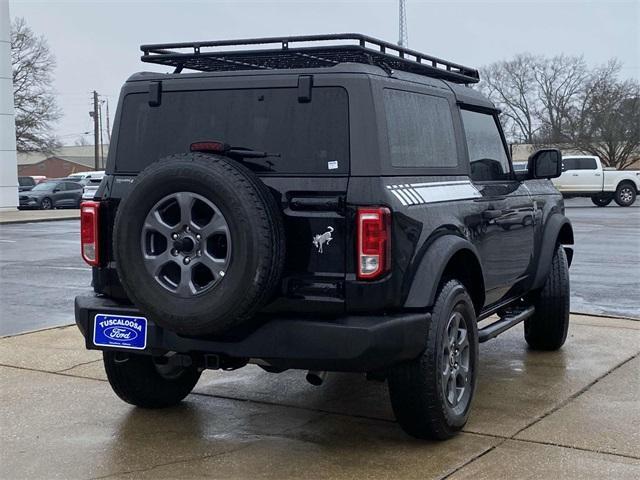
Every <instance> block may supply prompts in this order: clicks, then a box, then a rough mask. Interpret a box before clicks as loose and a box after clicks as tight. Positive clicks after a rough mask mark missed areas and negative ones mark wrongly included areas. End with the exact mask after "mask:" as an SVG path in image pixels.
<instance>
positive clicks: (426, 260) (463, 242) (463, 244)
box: [404, 235, 484, 308]
mask: <svg viewBox="0 0 640 480" xmlns="http://www.w3.org/2000/svg"><path fill="white" fill-rule="evenodd" d="M427 245H428V247H427V249H426V252H425V253H424V255H423V257H422V259H421V260H420V262H419V264H418V266H417V269H416V271H415V274H414V275H413V276H412V278H413V282H412V283H411V286H410V288H409V293H408V295H407V298H406V300H405V304H404V306H405V307H406V308H425V307H430V306H432V305H433V304H434V302H435V299H436V295H437V293H438V286H439V285H440V280H441V279H442V275H443V273H444V271H445V269H446V268H447V265H448V264H449V261H450V260H451V259H452V258H453V256H454V255H455V254H457V253H458V252H461V251H467V252H468V253H470V254H471V255H473V257H474V258H475V260H476V261H477V265H478V267H480V275H482V269H481V263H480V257H479V255H478V252H477V250H476V248H475V247H474V246H473V244H472V243H471V242H470V241H468V240H467V239H465V238H462V237H459V236H457V235H443V236H441V237H438V238H437V239H435V240H434V241H433V242H430V243H427ZM482 294H483V295H484V278H483V281H482ZM480 307H482V306H480Z"/></svg>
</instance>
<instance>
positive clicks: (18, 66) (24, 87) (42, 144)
mask: <svg viewBox="0 0 640 480" xmlns="http://www.w3.org/2000/svg"><path fill="white" fill-rule="evenodd" d="M11 64H12V67H13V102H14V106H15V120H16V145H17V149H18V151H51V150H52V149H54V148H55V147H57V146H58V145H59V144H58V141H57V139H56V137H55V135H54V134H53V132H52V125H53V123H54V122H55V121H56V120H58V119H59V118H60V110H59V109H58V107H57V104H56V101H55V97H54V96H53V95H52V94H51V91H52V82H53V69H54V68H55V58H54V56H53V54H52V53H51V51H50V50H49V46H48V44H47V41H46V40H45V39H44V37H42V36H40V37H38V36H36V35H35V34H34V32H33V31H32V30H31V29H30V28H29V27H28V26H27V24H26V22H25V21H24V19H22V18H16V19H15V21H14V22H13V25H12V28H11Z"/></svg>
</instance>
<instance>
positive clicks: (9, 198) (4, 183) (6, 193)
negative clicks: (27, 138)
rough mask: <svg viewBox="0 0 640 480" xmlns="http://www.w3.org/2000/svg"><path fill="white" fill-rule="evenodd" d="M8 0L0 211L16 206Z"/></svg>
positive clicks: (2, 14) (1, 30) (4, 8)
mask: <svg viewBox="0 0 640 480" xmlns="http://www.w3.org/2000/svg"><path fill="white" fill-rule="evenodd" d="M12 78H13V77H12V73H11V20H10V17H9V0H0V210H7V209H14V208H16V205H17V204H18V167H17V160H16V130H15V129H16V125H15V120H14V109H13V83H12Z"/></svg>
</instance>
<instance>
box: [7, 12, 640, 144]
mask: <svg viewBox="0 0 640 480" xmlns="http://www.w3.org/2000/svg"><path fill="white" fill-rule="evenodd" d="M397 3H398V2H397V0H384V1H383V0H380V1H375V0H369V1H360V0H347V1H304V0H299V1H278V0H268V1H266V0H265V1H255V0H254V1H243V0H236V1H213V0H211V1H208V2H192V1H178V0H173V1H167V0H153V1H102V2H99V1H93V0H83V1H56V0H48V1H28V0H10V3H9V5H10V13H11V16H12V17H16V16H19V17H24V18H25V19H26V21H27V23H28V24H29V26H30V27H31V28H32V29H33V30H34V31H35V32H36V33H38V34H42V35H44V36H45V37H46V38H47V40H48V41H49V45H50V47H51V50H52V51H53V53H54V54H55V56H56V59H57V63H58V65H57V69H56V72H55V89H56V93H57V95H58V100H59V105H60V107H61V108H62V111H63V113H64V117H63V118H62V119H61V120H60V122H59V123H58V125H57V133H58V135H59V136H60V139H61V141H62V142H63V143H64V144H73V143H74V141H75V140H77V139H78V137H80V134H81V133H82V132H86V131H88V130H91V129H92V123H91V119H90V118H89V115H88V111H89V110H90V109H91V108H92V106H91V91H93V90H97V91H98V92H99V93H100V94H101V95H103V96H104V97H105V98H108V99H109V102H110V107H111V116H112V117H113V113H114V110H115V106H116V103H117V98H118V92H119V90H120V86H121V85H122V83H123V82H124V80H125V79H126V78H127V77H128V76H129V75H130V74H131V73H133V72H135V71H140V70H160V71H166V68H163V67H154V66H152V65H150V64H142V63H141V62H140V61H139V56H140V51H139V46H140V45H141V44H143V43H163V42H176V41H192V40H193V41H195V40H217V39H227V38H243V37H257V36H272V35H295V34H313V33H341V32H359V33H365V34H368V35H371V36H374V37H378V38H381V39H384V40H388V41H392V42H397V38H398V5H397ZM407 15H408V31H409V46H410V47H411V48H413V49H415V50H419V51H423V52H425V53H429V54H432V55H435V56H438V57H442V58H445V59H448V60H452V61H455V62H458V63H462V64H464V65H469V66H473V67H480V66H482V65H486V64H488V63H491V62H494V61H496V60H502V59H507V58H510V57H512V56H513V55H514V54H516V53H520V52H532V53H543V54H548V55H552V54H558V53H566V54H571V55H584V58H585V59H586V61H587V62H588V63H589V64H590V65H598V64H601V63H604V62H606V61H607V60H608V59H610V58H612V57H617V58H618V59H620V60H621V61H622V62H623V63H624V70H623V75H624V76H625V77H634V78H640V27H639V26H640V0H631V1H629V0H627V1H602V0H601V1H560V0H556V1H536V2H533V1H520V0H504V1H492V2H487V1H481V0H477V1H457V0H448V1H440V2H435V1H424V0H423V1H420V0H407ZM86 138H87V139H88V140H89V141H90V142H91V143H92V138H93V137H92V136H87V137H86Z"/></svg>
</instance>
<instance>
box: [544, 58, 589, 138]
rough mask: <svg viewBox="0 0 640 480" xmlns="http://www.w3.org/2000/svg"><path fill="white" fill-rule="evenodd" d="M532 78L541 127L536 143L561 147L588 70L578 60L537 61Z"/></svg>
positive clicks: (552, 59) (545, 59)
mask: <svg viewBox="0 0 640 480" xmlns="http://www.w3.org/2000/svg"><path fill="white" fill-rule="evenodd" d="M533 78H534V83H533V84H532V85H531V88H532V89H533V90H535V91H536V93H537V96H538V100H539V111H538V112H537V116H538V118H539V119H540V121H541V123H542V129H541V132H540V134H539V136H538V140H539V142H540V143H545V144H558V143H561V142H562V141H563V140H565V139H564V136H563V132H564V129H565V126H566V125H567V123H568V122H569V118H570V114H571V111H572V110H573V109H574V108H575V106H576V104H577V103H579V102H580V98H581V97H582V95H583V92H584V86H585V85H586V84H587V82H588V81H589V78H590V72H589V69H588V68H587V65H586V63H585V61H584V59H583V58H582V57H581V56H580V57H572V56H566V55H557V56H555V57H552V58H546V57H537V58H536V61H535V64H534V72H533Z"/></svg>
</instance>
